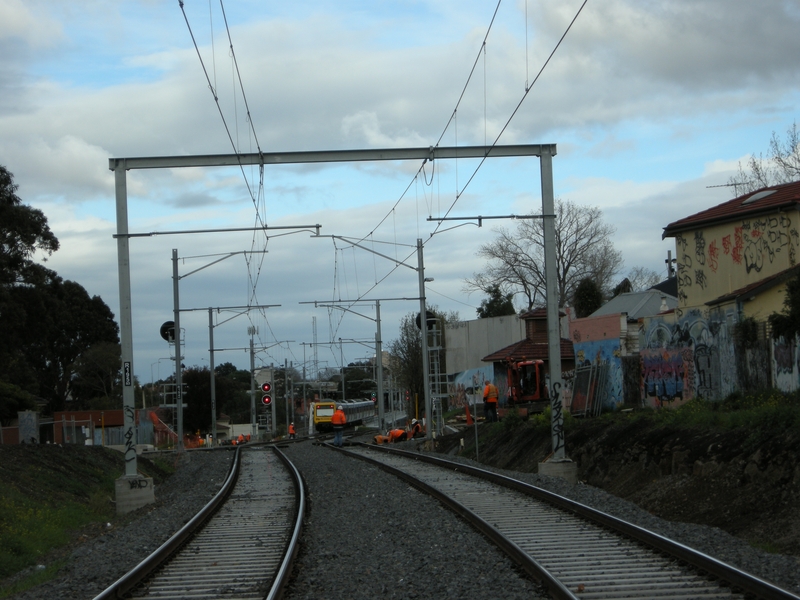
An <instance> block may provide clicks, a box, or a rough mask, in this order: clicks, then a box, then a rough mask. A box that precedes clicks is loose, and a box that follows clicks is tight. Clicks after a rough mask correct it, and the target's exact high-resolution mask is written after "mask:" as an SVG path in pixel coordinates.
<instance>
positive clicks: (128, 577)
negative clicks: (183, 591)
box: [94, 448, 241, 600]
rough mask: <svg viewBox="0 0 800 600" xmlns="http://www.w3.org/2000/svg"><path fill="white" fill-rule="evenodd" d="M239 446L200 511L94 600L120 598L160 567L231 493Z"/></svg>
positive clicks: (239, 462) (238, 462)
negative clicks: (224, 476) (220, 485)
mask: <svg viewBox="0 0 800 600" xmlns="http://www.w3.org/2000/svg"><path fill="white" fill-rule="evenodd" d="M239 454H240V448H237V449H236V454H235V456H234V460H233V464H232V465H231V470H230V472H229V473H228V477H227V479H226V480H225V483H223V484H222V487H221V488H220V489H219V491H218V492H217V493H216V495H215V496H214V497H213V498H212V499H211V500H210V501H209V502H208V504H206V505H205V506H204V507H203V508H202V509H201V510H200V512H198V513H197V514H196V515H195V516H194V517H192V518H191V519H190V520H189V521H188V522H187V523H186V524H185V525H184V526H183V527H181V528H180V529H179V530H178V531H177V532H176V533H175V534H173V535H172V537H170V538H169V539H168V540H167V541H166V542H164V543H163V544H161V546H159V547H158V548H157V549H156V550H155V551H154V552H153V553H152V554H150V555H149V556H148V557H147V558H145V559H144V560H143V561H142V562H140V563H139V564H138V565H136V566H135V567H134V568H133V569H131V570H130V571H128V572H127V573H126V574H125V575H123V576H122V577H120V578H119V579H118V580H117V581H115V582H114V583H113V584H111V585H110V586H109V587H108V588H106V589H105V590H103V591H102V592H100V594H98V595H97V596H95V598H94V600H112V599H118V598H124V597H125V594H127V593H128V592H129V591H130V590H132V589H133V588H135V587H136V586H137V585H139V584H140V583H141V582H142V581H144V580H145V579H146V578H147V577H148V576H149V575H150V574H151V573H152V572H153V571H155V570H156V569H157V568H158V567H160V566H161V565H162V564H163V563H164V561H166V560H167V558H169V557H170V556H171V555H172V554H173V553H174V552H175V551H177V550H178V549H179V548H180V547H181V546H182V545H183V544H184V543H185V542H186V541H187V540H188V539H189V538H190V537H191V536H193V535H194V533H195V532H196V531H197V529H198V528H199V527H200V526H201V525H202V524H203V523H204V522H205V521H206V520H208V519H209V518H210V517H211V516H212V515H213V514H214V513H215V512H216V511H217V510H218V509H219V507H220V506H222V504H223V503H224V502H225V500H226V499H227V497H228V495H229V494H230V493H231V490H232V489H233V486H234V484H235V483H236V479H237V478H238V477H239V467H240V465H241V461H240V457H239Z"/></svg>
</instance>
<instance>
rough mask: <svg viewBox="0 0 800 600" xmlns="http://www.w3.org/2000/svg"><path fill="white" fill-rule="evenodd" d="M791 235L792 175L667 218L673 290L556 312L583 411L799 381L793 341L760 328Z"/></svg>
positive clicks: (787, 265) (799, 197) (777, 295)
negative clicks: (581, 315) (588, 310)
mask: <svg viewBox="0 0 800 600" xmlns="http://www.w3.org/2000/svg"><path fill="white" fill-rule="evenodd" d="M799 232H800V182H795V183H789V184H783V185H776V186H772V187H768V188H764V189H761V190H758V191H756V192H751V193H748V194H744V195H742V196H739V197H737V198H734V199H732V200H729V201H727V202H724V203H722V204H719V205H717V206H714V207H712V208H709V209H707V210H704V211H701V212H698V213H696V214H693V215H690V216H687V217H684V218H682V219H679V220H677V221H675V222H673V223H670V224H669V225H667V226H666V227H665V228H664V234H663V237H664V238H674V240H675V257H676V258H675V269H676V270H675V277H674V278H672V279H671V285H672V289H669V290H666V288H660V287H659V286H656V287H655V288H653V289H651V290H648V291H647V292H640V293H638V294H629V295H622V296H623V297H618V298H615V299H612V301H611V302H609V303H608V304H606V305H605V306H604V307H603V308H601V309H600V310H599V311H597V312H596V313H594V314H593V315H592V316H590V317H587V318H585V319H577V320H576V319H572V318H568V319H567V321H569V325H568V327H569V338H570V340H571V341H572V342H573V344H574V349H575V363H574V364H575V371H574V373H570V376H571V377H570V379H571V382H572V386H571V387H574V386H577V387H581V385H583V383H585V384H586V386H585V387H586V389H587V390H591V392H590V393H591V395H592V397H591V398H589V401H594V402H595V404H594V405H593V406H594V408H592V409H591V411H590V407H589V404H586V405H584V409H583V410H584V411H585V414H589V413H590V412H598V411H599V410H603V409H614V408H620V407H623V406H652V407H663V406H679V405H680V404H682V403H684V402H687V401H688V400H690V399H692V398H695V397H702V398H706V399H709V400H719V399H722V398H725V397H726V396H727V395H729V394H731V393H732V392H735V391H745V390H752V389H766V388H771V387H774V388H778V389H780V390H783V391H786V392H790V391H794V390H797V389H798V388H800V347H799V346H798V343H797V340H790V341H786V340H783V339H780V338H779V339H777V340H773V339H772V337H771V331H770V327H769V316H770V315H771V314H773V313H776V312H781V311H782V310H783V307H784V300H785V298H786V282H787V281H788V280H790V279H791V278H793V277H796V276H798V274H799V273H800V265H798V262H797V258H798V248H799V247H800V233H799ZM670 266H671V265H670ZM668 281H669V280H668ZM666 283H667V282H665V284H666ZM566 312H567V313H570V312H571V311H570V310H569V309H567V310H566ZM564 325H565V323H562V329H563V328H564ZM447 333H448V335H453V336H454V339H452V340H448V344H450V343H453V345H454V347H456V346H458V342H457V340H458V338H461V337H463V335H458V334H460V333H461V331H458V330H457V329H453V330H452V331H448V332H447ZM490 339H491V338H490ZM518 339H520V338H518ZM462 341H466V340H462ZM497 341H498V342H499V341H500V340H499V339H498V340H497ZM467 345H469V343H468V342H467ZM501 347H502V344H500V343H497V345H496V346H495V347H494V348H491V351H493V352H494V351H495V350H497V349H499V348H501ZM450 358H451V357H450V356H449V355H448V371H450V372H451V373H452V372H453V371H461V370H464V369H465V368H471V369H473V368H476V367H480V363H477V361H474V360H473V361H454V364H452V365H451V363H450V360H449V359H450ZM455 362H458V363H459V364H458V365H456V364H455ZM462 362H466V363H469V364H461V363H462ZM473 362H475V363H476V364H472V363H473ZM451 367H455V368H451ZM584 370H585V372H586V374H585V376H583V375H582V373H583V371H584ZM458 375H459V374H458V373H455V374H454V375H452V377H455V378H457V376H458ZM584 380H585V381H584ZM581 382H583V383H581ZM572 392H573V393H574V394H575V395H576V397H580V396H581V394H584V392H583V391H581V390H580V389H579V390H577V391H575V390H572ZM586 393H587V394H588V393H589V392H586Z"/></svg>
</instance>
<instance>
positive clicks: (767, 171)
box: [728, 122, 800, 196]
mask: <svg viewBox="0 0 800 600" xmlns="http://www.w3.org/2000/svg"><path fill="white" fill-rule="evenodd" d="M798 180H800V132H798V131H797V122H794V123H792V126H791V127H790V128H789V129H787V130H786V139H785V140H782V139H781V138H779V137H778V134H776V133H775V132H774V131H773V132H772V139H771V140H770V142H769V155H768V156H767V157H766V158H764V155H763V154H762V153H760V152H759V154H758V156H756V155H755V154H754V155H752V156H751V157H750V159H749V160H748V161H747V167H743V166H742V163H741V162H740V163H739V172H738V173H737V174H736V175H734V176H733V177H731V178H730V179H728V185H730V186H733V188H734V190H735V192H734V193H735V194H736V196H740V195H742V194H747V193H749V192H754V191H755V190H759V189H761V188H765V187H770V186H773V185H778V184H781V183H790V182H792V181H798Z"/></svg>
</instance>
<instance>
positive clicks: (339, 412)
mask: <svg viewBox="0 0 800 600" xmlns="http://www.w3.org/2000/svg"><path fill="white" fill-rule="evenodd" d="M345 423H347V416H346V415H345V414H344V409H343V408H342V406H341V405H339V406H337V407H336V412H335V413H333V416H332V417H331V425H333V434H334V437H333V445H334V446H336V447H337V448H341V447H342V435H343V434H344V426H345Z"/></svg>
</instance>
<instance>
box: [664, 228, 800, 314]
mask: <svg viewBox="0 0 800 600" xmlns="http://www.w3.org/2000/svg"><path fill="white" fill-rule="evenodd" d="M799 243H800V234H798V231H797V229H795V228H794V227H792V222H791V219H790V218H789V217H788V216H787V215H785V214H781V215H775V216H765V217H758V218H754V219H743V220H742V221H741V222H740V224H738V225H735V226H734V227H733V233H728V234H725V235H722V236H720V238H719V240H718V239H717V238H714V239H711V240H709V239H707V232H706V231H705V230H702V229H700V230H697V231H695V232H694V244H693V245H692V244H691V243H690V241H689V239H687V238H686V237H684V236H682V235H677V236H675V247H676V249H677V254H678V256H677V268H678V272H677V277H678V300H679V308H678V309H677V310H676V314H677V315H678V316H679V317H681V316H683V315H682V311H683V307H685V306H686V304H687V302H688V300H689V298H688V295H689V293H690V292H691V289H692V288H693V287H699V288H700V289H701V290H705V289H706V288H707V287H708V286H709V283H710V277H712V276H714V275H715V274H717V273H718V269H720V267H722V272H723V273H724V272H725V271H726V268H727V269H735V268H738V267H744V269H745V271H746V272H747V273H748V274H750V273H756V274H757V273H761V272H762V270H763V269H764V267H765V266H766V265H772V264H774V263H775V262H776V261H777V260H778V259H779V258H780V255H781V254H786V255H787V263H786V264H785V265H784V266H782V267H781V270H782V269H783V268H788V267H790V266H794V265H795V264H796V254H797V246H798V244H799ZM726 258H727V260H728V261H729V262H728V264H725V262H724V261H725V259H726ZM707 270H708V272H707Z"/></svg>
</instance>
